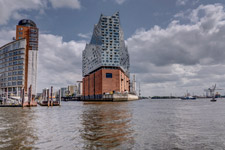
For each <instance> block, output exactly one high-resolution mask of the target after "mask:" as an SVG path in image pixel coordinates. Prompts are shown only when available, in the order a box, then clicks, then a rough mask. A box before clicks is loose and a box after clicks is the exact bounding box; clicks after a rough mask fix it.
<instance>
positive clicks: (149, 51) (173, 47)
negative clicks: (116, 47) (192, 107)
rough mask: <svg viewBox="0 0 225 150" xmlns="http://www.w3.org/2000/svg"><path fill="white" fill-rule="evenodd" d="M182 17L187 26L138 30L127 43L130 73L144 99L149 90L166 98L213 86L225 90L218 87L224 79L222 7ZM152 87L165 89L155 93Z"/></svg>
mask: <svg viewBox="0 0 225 150" xmlns="http://www.w3.org/2000/svg"><path fill="white" fill-rule="evenodd" d="M184 13H185V15H184V14H183V15H181V14H182V13H180V16H185V17H186V19H188V22H187V23H186V24H183V23H181V22H182V20H178V18H175V19H176V20H172V21H171V23H170V24H169V25H168V26H167V27H166V28H161V27H160V26H157V25H156V26H155V27H153V28H151V29H149V30H143V29H141V30H138V31H137V32H136V33H135V34H134V35H132V36H131V37H130V38H128V39H127V41H126V43H127V44H128V49H129V52H130V57H131V72H133V73H135V74H137V76H138V79H139V81H140V82H142V83H143V84H144V85H143V88H144V90H143V92H144V93H145V94H146V95H147V94H148V93H149V92H148V91H151V90H152V91H155V92H156V93H157V94H159V95H160V94H161V95H169V93H170V92H173V91H177V93H179V94H182V91H186V90H187V88H190V87H192V89H194V88H197V89H198V90H197V91H198V93H201V92H202V91H203V90H202V89H203V88H207V87H208V86H211V85H212V84H213V83H217V84H219V85H220V86H225V84H223V83H221V81H223V80H224V77H225V59H224V58H225V42H224V41H225V36H224V35H225V11H224V6H223V5H221V4H211V5H200V6H199V7H198V8H196V9H193V10H191V11H187V12H184ZM154 86H156V87H164V88H168V89H167V90H165V91H164V90H162V88H161V89H159V90H158V92H157V90H156V89H153V87H154ZM146 87H149V88H150V87H151V89H147V88H146ZM174 89H176V90H174ZM195 90H196V89H195ZM156 93H152V94H156Z"/></svg>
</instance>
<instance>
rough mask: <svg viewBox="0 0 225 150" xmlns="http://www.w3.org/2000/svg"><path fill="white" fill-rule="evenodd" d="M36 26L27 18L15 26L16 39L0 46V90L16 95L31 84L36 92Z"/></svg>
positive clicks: (34, 92)
mask: <svg viewBox="0 0 225 150" xmlns="http://www.w3.org/2000/svg"><path fill="white" fill-rule="evenodd" d="M37 53H38V28H37V27H36V24H35V23H34V22H33V21H31V20H28V19H23V20H21V21H19V23H18V25H17V26H16V39H15V40H14V41H12V42H10V43H8V44H6V45H4V46H2V47H0V81H1V84H0V88H1V90H2V92H3V93H4V92H6V91H8V93H9V94H11V95H15V96H18V95H20V89H21V88H24V89H25V93H27V92H28V88H29V86H30V85H32V94H33V95H35V94H36V81H37Z"/></svg>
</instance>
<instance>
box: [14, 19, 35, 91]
mask: <svg viewBox="0 0 225 150" xmlns="http://www.w3.org/2000/svg"><path fill="white" fill-rule="evenodd" d="M23 38H25V39H26V41H27V44H26V55H25V83H24V89H25V91H27V88H28V87H29V86H30V85H32V93H33V94H36V82H37V54H38V28H37V26H36V24H35V23H34V22H33V21H32V20H29V19H23V20H20V21H19V23H18V25H17V26H16V40H19V39H23Z"/></svg>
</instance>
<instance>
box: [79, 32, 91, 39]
mask: <svg viewBox="0 0 225 150" xmlns="http://www.w3.org/2000/svg"><path fill="white" fill-rule="evenodd" d="M91 35H92V33H91V32H89V33H85V34H84V33H79V34H78V36H79V37H81V38H84V39H90V38H91Z"/></svg>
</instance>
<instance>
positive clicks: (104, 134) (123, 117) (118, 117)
mask: <svg viewBox="0 0 225 150" xmlns="http://www.w3.org/2000/svg"><path fill="white" fill-rule="evenodd" d="M85 105H87V106H88V107H85V108H87V109H84V111H83V114H82V125H83V129H82V130H80V135H81V137H82V138H83V139H84V140H85V146H84V149H113V148H116V149H123V148H125V149H131V148H132V147H133V144H134V138H133V129H132V125H131V119H132V113H131V112H130V110H129V108H128V107H127V103H108V102H106V103H102V102H99V103H98V102H96V103H84V106H85ZM109 106H110V107H109Z"/></svg>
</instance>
